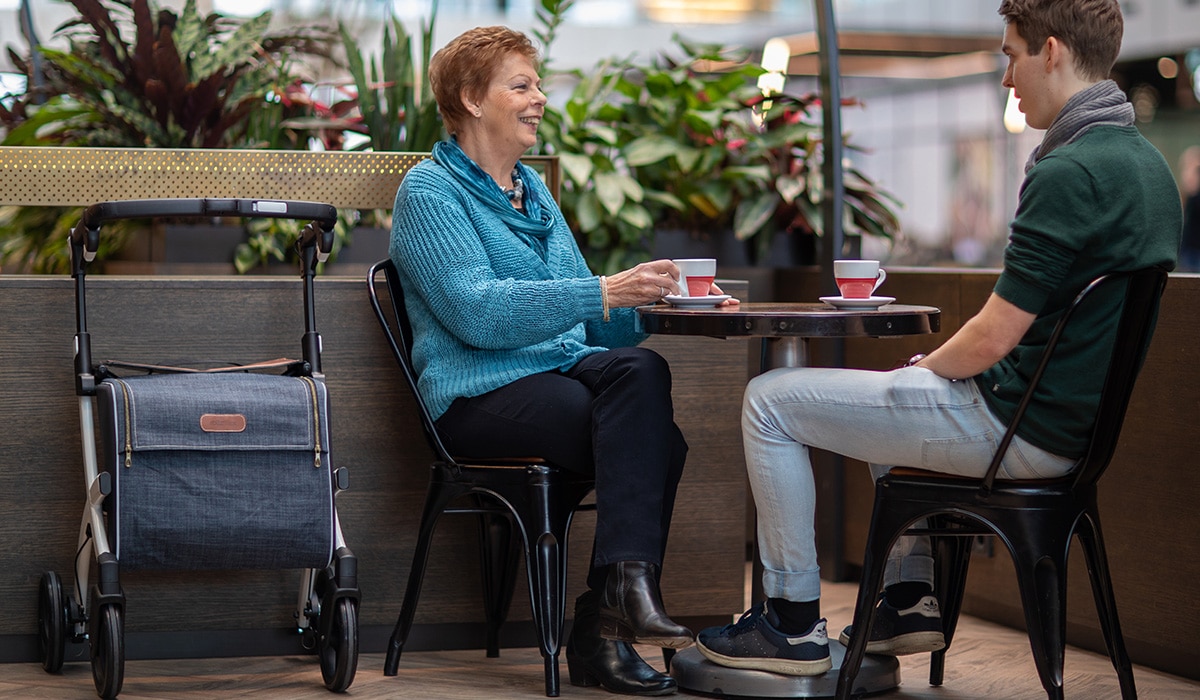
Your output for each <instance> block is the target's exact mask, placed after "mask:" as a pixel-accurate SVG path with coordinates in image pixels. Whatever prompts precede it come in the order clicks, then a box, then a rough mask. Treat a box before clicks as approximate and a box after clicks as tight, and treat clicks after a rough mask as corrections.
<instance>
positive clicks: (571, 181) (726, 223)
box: [535, 0, 899, 273]
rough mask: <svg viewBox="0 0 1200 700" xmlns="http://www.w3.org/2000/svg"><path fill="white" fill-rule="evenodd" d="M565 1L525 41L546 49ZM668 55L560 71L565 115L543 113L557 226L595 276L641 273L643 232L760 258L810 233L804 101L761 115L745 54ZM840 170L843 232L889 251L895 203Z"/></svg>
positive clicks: (813, 180)
mask: <svg viewBox="0 0 1200 700" xmlns="http://www.w3.org/2000/svg"><path fill="white" fill-rule="evenodd" d="M572 2H573V0H542V3H541V7H542V9H541V11H539V13H538V18H539V22H541V23H542V24H543V25H544V26H545V27H546V29H545V30H542V31H541V32H540V33H539V31H537V30H535V34H536V35H537V36H539V37H541V38H542V39H543V41H546V40H548V39H550V40H552V38H553V36H554V32H553V30H554V28H556V27H557V25H558V22H560V21H561V16H562V14H563V13H564V12H565V11H566V10H567V9H569V8H570V5H571V4H572ZM674 44H675V46H676V48H677V50H678V53H679V54H680V58H678V59H673V58H671V57H670V56H668V55H666V54H663V55H660V56H659V57H657V58H656V59H654V60H652V61H650V62H649V63H648V64H645V65H640V64H638V63H636V62H634V61H633V60H632V59H628V58H627V59H616V58H614V59H607V60H604V61H601V62H600V63H599V64H598V65H597V66H596V67H595V68H593V69H591V70H590V71H587V72H584V71H579V70H576V71H570V72H568V73H566V74H565V76H566V77H569V78H570V79H572V80H574V81H575V85H574V87H573V89H572V92H571V94H570V95H569V96H568V97H567V99H566V102H565V103H564V104H563V106H562V107H561V108H558V107H555V106H552V105H548V106H547V108H546V115H545V118H544V119H543V122H542V129H541V130H540V135H541V137H542V141H543V145H544V148H545V150H546V151H547V152H549V153H553V154H557V155H558V156H559V161H560V163H561V165H562V169H563V174H564V178H563V192H562V209H563V212H564V215H565V216H566V217H567V220H568V222H569V223H570V224H571V226H572V228H573V230H574V231H575V232H576V235H577V236H578V238H579V240H580V246H581V247H582V248H583V250H584V254H585V255H586V256H587V257H588V260H589V263H590V264H591V265H592V266H593V267H594V268H595V269H597V270H599V271H602V272H609V273H611V272H614V271H617V270H620V269H623V268H625V267H628V266H629V265H631V264H634V263H636V262H640V261H641V260H645V259H646V258H647V257H648V256H649V253H650V249H651V247H652V245H653V235H654V231H655V230H656V229H664V228H675V229H685V230H687V231H689V232H691V233H693V234H695V235H701V234H708V233H711V232H720V231H732V233H733V235H734V236H736V237H737V238H738V239H739V240H743V241H752V242H753V244H754V245H755V247H756V248H757V249H760V250H765V248H766V247H767V245H768V244H769V243H770V239H771V236H772V235H774V234H776V233H780V232H788V233H796V232H803V233H816V234H819V233H820V232H821V230H822V225H821V213H820V206H819V203H820V200H821V197H822V179H821V158H822V149H821V143H822V133H821V127H820V123H819V122H814V121H813V120H812V119H811V118H810V116H811V115H810V114H809V109H810V107H812V106H814V105H815V104H817V99H816V98H815V97H814V96H813V95H805V96H794V95H774V96H773V97H772V99H771V100H770V102H769V103H768V102H767V101H765V100H764V98H763V95H762V92H761V91H760V90H759V89H758V87H757V86H756V80H757V78H758V76H759V75H761V74H762V73H763V69H762V68H760V67H759V66H757V65H754V64H751V63H749V62H748V60H747V59H748V55H747V53H746V52H744V51H733V50H729V49H727V48H724V47H721V46H719V45H715V44H695V43H689V42H686V41H683V40H682V39H680V38H679V37H678V36H677V37H675V39H674ZM563 75H564V74H558V75H556V76H554V77H555V78H558V77H562V76H563ZM849 104H852V103H849ZM845 171H846V175H845V178H844V183H845V190H846V196H845V206H846V212H847V213H846V216H847V226H846V233H847V234H848V235H861V234H868V235H875V236H881V237H884V238H889V239H890V238H892V237H893V236H894V235H895V234H896V232H897V230H898V226H899V224H898V221H897V219H896V216H895V214H894V213H893V211H892V209H891V205H893V204H895V201H894V200H893V199H892V198H891V197H890V196H889V195H887V194H886V193H883V192H881V191H879V190H878V189H877V188H876V187H875V186H874V184H873V183H872V182H871V181H870V180H869V179H868V178H867V177H866V176H865V175H863V174H862V173H861V172H859V171H857V170H854V169H853V168H851V167H849V166H847V167H846V169H845Z"/></svg>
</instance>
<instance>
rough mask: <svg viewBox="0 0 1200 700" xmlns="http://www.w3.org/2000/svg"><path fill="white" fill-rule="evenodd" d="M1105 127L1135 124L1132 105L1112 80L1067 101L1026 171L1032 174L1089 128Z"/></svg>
mask: <svg viewBox="0 0 1200 700" xmlns="http://www.w3.org/2000/svg"><path fill="white" fill-rule="evenodd" d="M1102 124H1112V125H1114V126H1132V125H1133V105H1131V104H1129V100H1127V99H1125V93H1124V92H1123V91H1122V90H1121V88H1119V87H1117V84H1116V83H1114V82H1113V81H1111V80H1101V81H1100V82H1098V83H1096V84H1095V85H1093V86H1091V87H1089V88H1087V89H1086V90H1080V91H1079V92H1077V93H1075V94H1074V95H1072V96H1071V99H1069V100H1067V103H1066V104H1065V105H1063V108H1062V111H1061V112H1059V113H1058V116H1057V117H1055V118H1054V121H1053V122H1051V123H1050V128H1049V129H1047V130H1046V135H1045V136H1044V137H1042V142H1041V144H1039V145H1038V147H1037V148H1035V149H1033V152H1032V153H1030V154H1029V160H1027V161H1025V172H1029V169H1030V168H1032V167H1033V166H1034V165H1035V164H1036V163H1037V162H1038V161H1039V160H1041V159H1042V158H1045V157H1046V156H1048V155H1050V152H1051V151H1053V150H1054V149H1056V148H1058V147H1059V146H1065V145H1067V144H1068V143H1071V142H1072V141H1074V140H1075V139H1077V138H1079V136H1080V135H1081V134H1083V133H1084V132H1085V131H1087V130H1088V129H1090V128H1092V127H1093V126H1100V125H1102Z"/></svg>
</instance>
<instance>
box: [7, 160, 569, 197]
mask: <svg viewBox="0 0 1200 700" xmlns="http://www.w3.org/2000/svg"><path fill="white" fill-rule="evenodd" d="M428 157H429V154H428V153H393V152H381V153H375V152H317V151H252V150H231V149H162V148H62V147H18V146H3V147H0V204H17V205H23V206H81V207H82V206H88V205H91V204H95V203H96V202H108V201H114V200H122V199H160V198H174V197H240V198H247V199H292V200H307V201H314V202H326V203H328V204H332V205H334V206H335V207H339V208H348V209H391V208H392V203H393V201H394V200H395V197H396V188H397V187H399V186H400V180H401V179H403V177H404V173H406V172H408V169H409V168H411V167H413V166H414V165H416V164H417V163H419V162H421V161H422V160H424V159H425V158H428ZM523 160H524V161H525V162H526V163H527V164H529V165H530V166H531V167H533V168H535V169H536V170H538V172H540V173H541V174H542V177H543V179H545V181H546V184H547V186H549V188H550V191H551V193H553V194H554V196H555V198H557V197H558V188H559V170H558V159H557V158H554V157H548V156H531V157H527V158H525V159H523Z"/></svg>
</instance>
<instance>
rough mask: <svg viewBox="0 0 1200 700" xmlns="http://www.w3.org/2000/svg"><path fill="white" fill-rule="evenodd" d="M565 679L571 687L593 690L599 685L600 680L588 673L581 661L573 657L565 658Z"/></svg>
mask: <svg viewBox="0 0 1200 700" xmlns="http://www.w3.org/2000/svg"><path fill="white" fill-rule="evenodd" d="M567 678H569V679H570V681H571V685H574V686H579V687H580V688H595V687H596V686H598V685H600V679H599V678H597V677H596V676H595V674H593V673H591V672H590V671H588V670H587V668H586V667H584V664H583V662H582V661H580V660H579V659H577V658H575V657H573V656H568V657H567Z"/></svg>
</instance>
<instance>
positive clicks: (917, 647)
mask: <svg viewBox="0 0 1200 700" xmlns="http://www.w3.org/2000/svg"><path fill="white" fill-rule="evenodd" d="M838 641H839V642H841V643H842V644H844V645H846V646H850V637H848V636H846V633H845V632H842V633H841V634H840V635H838ZM945 648H946V638H945V637H944V636H942V633H941V632H937V631H932V630H931V631H928V632H909V633H908V634H901V635H897V636H895V637H892V638H891V639H880V640H878V641H874V642H867V653H868V654H884V655H886V656H906V655H908V654H922V653H925V652H931V651H941V650H942V649H945Z"/></svg>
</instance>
